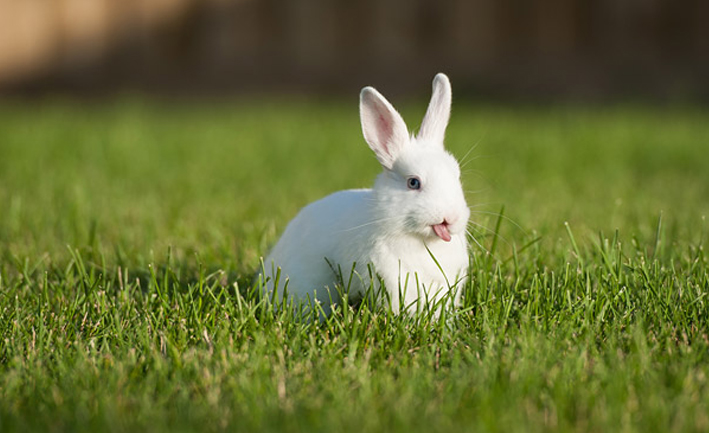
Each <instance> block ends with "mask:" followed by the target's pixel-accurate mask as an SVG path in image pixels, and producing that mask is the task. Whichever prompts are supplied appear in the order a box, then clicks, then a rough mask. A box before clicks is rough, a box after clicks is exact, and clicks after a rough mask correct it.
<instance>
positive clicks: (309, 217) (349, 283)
mask: <svg viewBox="0 0 709 433" xmlns="http://www.w3.org/2000/svg"><path fill="white" fill-rule="evenodd" d="M433 90H434V92H433V97H432V100H431V103H430V105H429V108H428V110H427V113H426V116H425V117H424V121H423V123H422V126H421V130H420V132H419V134H418V135H417V136H409V134H408V130H407V129H406V125H405V124H404V122H403V119H401V117H400V116H399V114H398V113H397V112H396V110H394V108H393V107H392V106H391V105H390V104H389V103H388V101H386V99H384V97H383V96H381V95H380V94H379V93H378V92H377V91H376V90H374V89H373V88H371V87H367V88H365V89H363V90H362V94H361V97H360V113H361V118H362V129H363V133H364V136H365V139H366V141H367V142H368V144H369V145H370V147H371V148H372V150H373V151H374V153H375V155H376V156H377V158H378V159H379V162H380V163H381V164H382V166H383V168H384V171H383V172H382V173H381V174H380V175H379V176H378V177H377V180H376V182H375V185H374V187H373V188H372V189H353V190H346V191H339V192H336V193H333V194H331V195H329V196H327V197H325V198H323V199H320V200H318V201H316V202H313V203H311V204H309V205H307V206H306V207H305V208H303V209H302V210H301V211H300V212H299V213H298V215H297V216H296V217H295V218H294V219H293V220H292V221H291V222H290V223H289V224H288V226H287V227H286V230H285V232H284V233H283V235H282V236H281V238H280V239H279V241H278V242H277V243H276V245H275V247H274V248H273V250H272V251H271V253H270V254H269V256H268V257H267V258H266V260H265V261H264V266H265V268H264V272H265V275H262V278H263V279H264V281H265V285H266V287H267V289H268V291H269V292H271V293H272V291H273V290H274V289H276V288H275V287H274V280H275V275H276V273H277V271H276V269H277V268H280V270H281V272H280V275H281V279H280V281H279V287H278V288H277V290H278V294H279V299H280V300H283V287H284V285H285V282H284V279H285V280H287V293H288V294H289V295H290V296H293V297H295V299H296V300H298V301H305V300H307V299H308V298H309V299H310V300H312V299H317V300H318V301H319V302H320V303H321V305H322V307H323V310H324V311H325V313H326V314H328V313H329V311H330V308H331V301H332V302H340V299H339V295H338V291H337V290H334V289H335V285H336V284H337V283H338V282H341V283H343V286H344V288H345V289H347V290H348V300H349V301H353V300H357V299H358V298H361V297H362V296H363V295H364V294H365V291H366V290H367V289H368V288H369V287H370V285H373V287H374V288H375V289H379V288H380V287H379V284H380V281H381V282H383V284H384V288H385V289H386V291H387V295H388V296H387V298H388V299H389V301H390V302H391V306H392V308H393V309H394V311H399V310H400V309H401V308H406V309H407V311H412V310H420V309H421V308H423V307H424V306H425V304H429V305H430V304H432V303H434V302H436V301H437V300H439V299H440V297H441V296H443V295H445V294H447V293H448V292H449V291H451V290H456V297H455V299H456V300H457V299H458V297H459V295H460V291H459V290H458V289H459V288H460V286H461V285H462V283H463V282H464V279H465V277H466V270H467V267H468V264H469V261H468V246H467V240H466V236H465V234H466V230H465V229H466V226H467V221H468V217H469V215H470V211H469V209H468V207H467V204H466V202H465V197H464V194H463V191H462V187H461V185H460V179H459V177H460V170H459V167H458V163H457V161H456V160H455V158H454V157H453V156H452V155H450V154H449V153H448V152H446V151H445V149H444V148H443V135H444V132H445V127H446V125H447V123H448V116H449V113H450V99H451V98H450V83H449V82H448V79H447V77H446V76H445V75H443V74H438V75H437V76H436V78H435V79H434V85H433ZM371 271H374V272H375V273H376V275H373V274H372V272H371Z"/></svg>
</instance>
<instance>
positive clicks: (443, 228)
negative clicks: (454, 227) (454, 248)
mask: <svg viewBox="0 0 709 433" xmlns="http://www.w3.org/2000/svg"><path fill="white" fill-rule="evenodd" d="M431 228H433V231H434V232H435V233H436V236H438V237H439V238H441V239H443V240H444V241H446V242H450V240H451V234H450V233H449V232H448V224H436V225H433V226H431Z"/></svg>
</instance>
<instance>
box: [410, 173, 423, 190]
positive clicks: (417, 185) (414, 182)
mask: <svg viewBox="0 0 709 433" xmlns="http://www.w3.org/2000/svg"><path fill="white" fill-rule="evenodd" d="M406 186H408V187H409V189H421V179H419V178H418V177H416V176H411V177H410V178H408V179H406Z"/></svg>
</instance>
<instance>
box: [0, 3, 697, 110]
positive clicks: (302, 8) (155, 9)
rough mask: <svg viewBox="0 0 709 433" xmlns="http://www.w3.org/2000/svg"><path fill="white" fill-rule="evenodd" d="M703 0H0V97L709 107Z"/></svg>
mask: <svg viewBox="0 0 709 433" xmlns="http://www.w3.org/2000/svg"><path fill="white" fill-rule="evenodd" d="M708 23H709V2H708V1H706V0H413V1H411V0H408V1H404V0H361V1H342V0H340V1H338V0H300V1H295V0H290V1H289V0H0V94H4V95H14V96H21V97H25V96H27V97H36V96H42V95H47V94H61V95H77V96H94V95H99V96H101V95H111V94H115V93H122V92H139V93H146V94H159V95H163V94H167V95H178V96H180V95H207V96H209V95H212V96H216V95H233V94H257V95H260V94H291V93H292V94H314V95H331V94H333V95H339V94H346V95H352V94H353V93H355V94H356V92H357V91H358V90H359V89H360V88H361V87H362V86H363V85H368V84H372V85H375V86H377V87H380V88H384V89H386V92H387V94H388V95H396V94H408V93H410V92H412V91H415V92H417V93H418V94H420V93H421V86H422V85H423V83H428V82H429V81H430V79H431V77H432V76H433V74H434V73H435V72H438V71H445V72H447V73H448V74H449V75H450V76H451V79H452V81H453V83H454V86H455V89H456V93H457V94H458V95H474V96H475V97H477V98H491V99H494V98H505V99H529V100H572V101H597V100H602V101H603V100H618V99H620V100H627V99H643V100H660V101H664V100H670V101H676V100H679V101H692V102H695V101H704V102H706V101H709V24H708Z"/></svg>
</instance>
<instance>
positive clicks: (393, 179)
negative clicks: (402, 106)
mask: <svg viewBox="0 0 709 433" xmlns="http://www.w3.org/2000/svg"><path fill="white" fill-rule="evenodd" d="M450 108H451V86H450V81H449V80H448V77H447V76H445V75H444V74H438V75H436V77H435V78H434V80H433V94H432V96H431V102H430V103H429V106H428V109H427V110H426V114H425V116H424V118H423V122H422V123H421V128H420V129H419V132H418V134H416V135H410V134H409V132H408V129H407V127H406V124H405V123H404V120H403V119H402V117H401V115H400V114H399V113H398V112H397V111H396V110H395V109H394V107H393V106H392V105H391V104H390V103H389V102H388V101H387V100H386V99H385V98H384V97H383V96H382V95H381V94H380V93H379V92H377V91H376V90H375V89H374V88H372V87H365V88H364V89H362V92H361V93H360V118H361V122H362V132H363V134H364V139H365V140H366V142H367V144H369V147H370V148H371V149H372V151H374V154H375V155H376V157H377V159H378V160H379V163H380V164H381V165H382V167H383V168H384V171H383V172H382V173H381V174H380V175H379V177H378V178H377V181H376V183H375V186H374V196H375V202H376V213H377V215H376V217H377V220H378V221H381V223H382V224H383V225H385V226H387V227H388V229H387V232H393V233H405V234H408V235H412V236H416V237H419V238H421V239H423V240H425V241H434V240H437V239H440V240H442V241H445V242H449V241H450V240H451V239H452V237H453V236H456V235H464V233H465V229H466V226H467V222H468V218H469V216H470V210H469V209H468V205H467V203H466V202H465V195H464V193H463V189H462V186H461V183H460V168H459V166H458V162H457V161H456V159H455V158H454V157H453V156H452V155H451V154H450V153H448V152H447V151H446V150H445V148H444V147H443V139H444V136H445V130H446V126H447V125H448V120H449V118H450Z"/></svg>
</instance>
